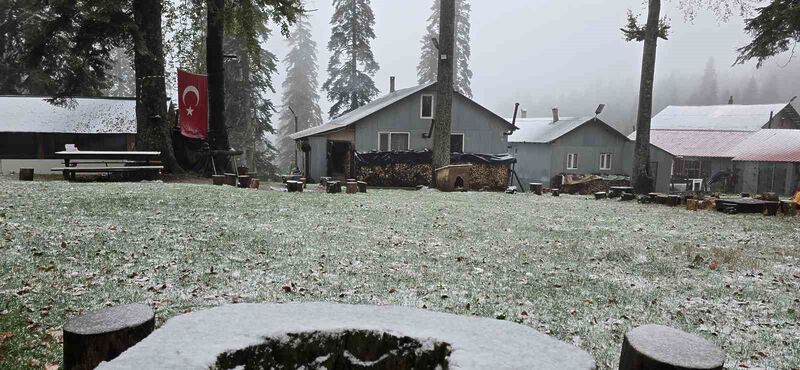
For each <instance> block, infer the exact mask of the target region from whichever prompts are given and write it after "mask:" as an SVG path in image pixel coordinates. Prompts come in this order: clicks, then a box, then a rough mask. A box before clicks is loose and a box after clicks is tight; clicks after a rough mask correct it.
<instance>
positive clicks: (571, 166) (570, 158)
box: [567, 153, 578, 170]
mask: <svg viewBox="0 0 800 370" xmlns="http://www.w3.org/2000/svg"><path fill="white" fill-rule="evenodd" d="M567 169H568V170H577V169H578V153H569V154H567Z"/></svg>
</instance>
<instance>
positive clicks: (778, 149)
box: [730, 129, 800, 162]
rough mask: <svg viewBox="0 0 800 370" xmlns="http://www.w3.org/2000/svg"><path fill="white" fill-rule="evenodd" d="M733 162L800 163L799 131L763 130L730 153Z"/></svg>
mask: <svg viewBox="0 0 800 370" xmlns="http://www.w3.org/2000/svg"><path fill="white" fill-rule="evenodd" d="M730 156H731V157H733V160H734V161H760V162H800V130H777V129H776V130H771V129H765V130H761V131H758V132H755V133H753V134H751V135H749V136H748V137H747V138H746V139H745V140H743V141H742V142H740V143H739V145H737V146H736V148H734V149H733V150H731V151H730Z"/></svg>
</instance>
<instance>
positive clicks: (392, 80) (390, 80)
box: [389, 76, 394, 93]
mask: <svg viewBox="0 0 800 370" xmlns="http://www.w3.org/2000/svg"><path fill="white" fill-rule="evenodd" d="M389 92H390V93H393V92H394V76H392V77H389Z"/></svg>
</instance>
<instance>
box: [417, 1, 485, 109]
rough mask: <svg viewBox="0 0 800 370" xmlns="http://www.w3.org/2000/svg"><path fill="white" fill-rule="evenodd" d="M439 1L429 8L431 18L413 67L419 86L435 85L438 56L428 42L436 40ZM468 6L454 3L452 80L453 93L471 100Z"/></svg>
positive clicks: (466, 3)
mask: <svg viewBox="0 0 800 370" xmlns="http://www.w3.org/2000/svg"><path fill="white" fill-rule="evenodd" d="M440 6H441V3H440V0H434V1H433V5H432V6H431V16H430V17H428V27H427V32H426V33H425V36H423V37H422V40H420V42H421V43H422V53H421V54H420V58H419V64H418V65H417V77H418V80H419V83H420V84H421V85H422V84H427V83H431V82H436V72H437V68H438V63H439V62H438V60H437V56H438V55H439V53H438V51H437V50H436V47H435V46H434V45H433V42H432V41H431V39H433V38H437V39H438V38H439V17H440V14H439V8H440ZM471 12H472V6H471V5H470V4H469V0H456V34H455V41H456V49H455V60H454V62H455V63H454V67H455V69H456V70H455V81H454V85H455V88H456V90H458V91H459V92H460V93H462V94H464V95H465V96H468V97H472V87H471V81H472V70H470V69H469V59H470V56H471V51H470V47H469V42H470V36H469V33H470V23H469V16H470V13H471Z"/></svg>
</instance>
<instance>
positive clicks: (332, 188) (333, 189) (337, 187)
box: [325, 180, 342, 194]
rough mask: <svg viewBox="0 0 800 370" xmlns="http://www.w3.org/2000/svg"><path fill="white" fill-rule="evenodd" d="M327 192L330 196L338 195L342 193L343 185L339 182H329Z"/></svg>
mask: <svg viewBox="0 0 800 370" xmlns="http://www.w3.org/2000/svg"><path fill="white" fill-rule="evenodd" d="M325 192H326V193H328V194H337V193H341V192H342V184H341V183H340V182H338V181H331V180H329V181H328V185H327V186H326V187H325Z"/></svg>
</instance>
